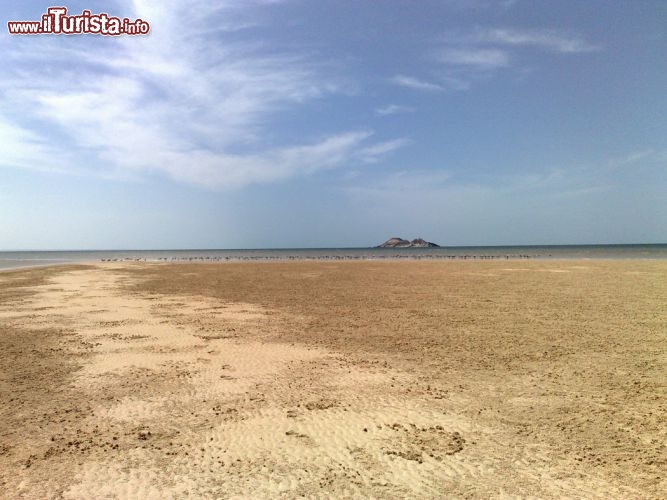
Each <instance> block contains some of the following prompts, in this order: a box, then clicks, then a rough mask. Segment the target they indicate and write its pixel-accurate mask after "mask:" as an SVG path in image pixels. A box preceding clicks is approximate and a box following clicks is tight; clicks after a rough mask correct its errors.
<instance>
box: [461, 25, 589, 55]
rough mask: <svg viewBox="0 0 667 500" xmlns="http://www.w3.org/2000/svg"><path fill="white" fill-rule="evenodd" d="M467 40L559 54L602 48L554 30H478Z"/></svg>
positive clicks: (575, 36)
mask: <svg viewBox="0 0 667 500" xmlns="http://www.w3.org/2000/svg"><path fill="white" fill-rule="evenodd" d="M469 39H470V41H473V42H476V43H488V44H498V45H510V46H511V45H514V46H522V45H523V46H533V47H541V48H544V49H547V50H551V51H554V52H561V53H580V52H594V51H598V50H601V48H602V47H601V46H600V45H595V44H592V43H590V42H588V41H586V40H585V39H584V38H582V37H581V36H578V35H567V34H564V33H560V32H558V31H555V30H518V29H503V28H495V29H479V30H477V32H476V33H474V34H473V35H472V36H471V37H469Z"/></svg>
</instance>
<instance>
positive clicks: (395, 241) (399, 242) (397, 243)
mask: <svg viewBox="0 0 667 500" xmlns="http://www.w3.org/2000/svg"><path fill="white" fill-rule="evenodd" d="M439 247H440V245H436V244H435V243H431V242H430V241H426V240H423V239H421V238H415V239H414V240H412V241H408V240H404V239H403V238H389V239H388V240H387V241H385V242H384V243H383V244H382V245H378V246H377V247H376V248H439Z"/></svg>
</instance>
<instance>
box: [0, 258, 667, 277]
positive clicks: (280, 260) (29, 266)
mask: <svg viewBox="0 0 667 500" xmlns="http://www.w3.org/2000/svg"><path fill="white" fill-rule="evenodd" d="M578 260H581V261H587V262H595V261H601V262H613V261H619V262H635V261H636V262H642V261H646V262H663V261H665V260H667V258H663V257H645V256H632V257H620V256H608V257H605V256H594V257H586V256H541V255H507V256H498V255H474V254H472V255H444V256H434V255H422V256H401V255H398V256H397V255H391V256H320V257H308V256H296V255H294V256H280V257H266V256H244V257H203V256H199V257H169V258H167V257H164V258H154V259H150V258H145V257H134V258H132V257H125V258H101V259H94V260H92V259H87V260H72V261H66V262H63V261H58V262H52V263H43V264H18V265H14V266H7V267H0V273H3V272H8V271H18V270H30V269H40V268H48V267H58V266H75V265H96V264H132V263H137V264H227V263H229V264H238V263H244V262H246V263H273V262H275V263H286V262H309V263H314V262H323V263H326V262H328V263H343V262H424V261H425V262H459V261H460V262H517V261H521V262H526V261H537V262H540V261H541V262H557V261H567V262H573V261H578Z"/></svg>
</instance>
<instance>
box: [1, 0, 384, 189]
mask: <svg viewBox="0 0 667 500" xmlns="http://www.w3.org/2000/svg"><path fill="white" fill-rule="evenodd" d="M258 3H265V1H264V2H263V1H261V0H255V1H251V2H243V3H240V2H236V1H232V0H229V1H223V2H216V5H215V6H212V5H211V4H210V2H205V1H203V0H199V1H196V2H194V4H195V5H193V2H184V1H176V0H172V1H170V2H169V5H168V6H164V4H163V3H162V4H160V5H159V6H158V5H157V4H155V3H153V2H148V1H144V0H134V1H127V2H124V3H123V4H122V6H121V7H119V10H120V11H122V13H123V14H124V15H127V16H128V17H135V18H142V19H146V20H148V21H149V22H151V26H152V31H151V35H150V36H148V37H132V38H129V37H122V38H118V39H113V40H109V39H107V40H97V39H91V38H94V37H86V39H85V40H84V39H82V38H79V39H78V40H76V41H75V40H73V39H66V38H64V37H41V38H40V39H39V40H37V39H35V38H31V39H12V42H13V43H12V49H11V51H10V52H11V53H8V54H7V56H8V57H11V58H12V59H13V64H12V65H11V67H5V69H0V77H1V78H0V81H1V82H2V83H1V84H0V85H1V88H2V90H3V91H4V92H3V94H4V95H3V97H0V103H1V104H2V111H1V112H0V125H1V126H0V136H1V138H2V144H3V149H4V153H5V154H3V157H2V164H3V165H4V166H10V167H19V168H35V169H45V170H58V171H70V170H77V169H81V168H86V167H84V166H86V165H87V166H92V167H88V168H89V169H94V170H95V171H96V172H98V173H103V172H104V173H106V174H108V173H109V172H113V171H118V172H121V173H127V172H130V173H133V174H135V175H137V174H138V175H145V174H166V175H168V176H170V177H172V178H173V179H176V180H178V181H183V182H188V183H195V184H200V185H205V186H210V187H221V188H228V187H239V186H244V185H247V184H250V183H255V182H272V181H276V180H280V179H285V178H288V177H290V176H294V175H304V174H308V173H313V172H315V171H317V170H319V169H325V168H332V167H336V166H339V165H345V164H346V163H347V162H353V161H358V162H363V161H366V160H367V159H368V158H370V157H371V156H372V155H371V154H369V151H372V148H373V147H374V146H375V147H376V148H377V149H378V151H380V150H382V149H383V148H386V147H387V146H386V144H387V143H383V142H381V141H380V142H379V143H377V144H374V143H373V140H372V138H373V134H372V132H371V131H368V130H362V131H359V130H343V131H334V132H332V133H330V134H329V135H328V136H327V135H325V136H320V137H319V138H312V140H310V141H308V140H304V142H303V143H302V144H279V143H278V145H275V143H274V142H272V141H270V140H268V139H267V135H268V136H270V128H269V127H270V125H271V124H273V123H274V122H275V119H276V118H277V117H279V115H280V113H282V112H284V111H286V110H290V109H294V108H298V107H299V106H302V105H303V104H304V103H307V102H309V101H312V100H314V99H321V98H324V97H327V96H330V95H333V94H337V93H340V92H344V91H345V84H344V83H343V82H340V81H339V80H337V79H336V78H335V77H334V76H332V75H330V74H327V72H326V70H324V69H323V67H322V66H321V65H320V64H318V63H316V62H314V61H312V60H309V59H308V58H306V57H305V56H303V55H302V54H299V53H293V52H290V53H286V52H284V53H280V51H279V50H277V49H276V48H275V47H271V50H267V49H266V47H265V46H262V45H258V44H256V43H250V42H244V41H240V40H243V38H239V37H237V36H235V37H233V38H229V37H228V36H227V33H234V34H237V33H238V32H240V31H243V30H246V29H249V28H251V27H252V26H254V23H253V22H252V8H253V5H255V4H258ZM186 14H187V15H186ZM192 16H194V18H193V17H192ZM183 19H188V22H187V23H183V22H182V20H183ZM221 26H222V28H221ZM212 32H215V33H216V34H215V36H212V35H211V33H212ZM75 42H78V43H75ZM82 44H85V45H86V47H85V50H84V49H83V48H81V47H82ZM73 62H75V63H73ZM47 131H48V133H47ZM269 139H270V137H269ZM269 144H271V145H269ZM72 149H74V150H76V151H78V156H77V158H76V159H75V158H73V157H72V155H71V154H69V153H68V151H70V150H72ZM244 151H245V152H244ZM7 152H11V154H9V153H7ZM378 154H379V153H378Z"/></svg>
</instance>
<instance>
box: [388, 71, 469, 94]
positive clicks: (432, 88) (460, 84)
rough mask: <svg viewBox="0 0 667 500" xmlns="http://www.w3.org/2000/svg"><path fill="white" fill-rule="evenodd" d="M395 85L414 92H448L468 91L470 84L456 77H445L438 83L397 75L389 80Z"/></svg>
mask: <svg viewBox="0 0 667 500" xmlns="http://www.w3.org/2000/svg"><path fill="white" fill-rule="evenodd" d="M389 81H390V82H391V83H393V84H394V85H398V86H399V87H405V88H408V89H412V90H421V91H426V92H444V91H448V90H450V91H451V90H466V89H468V88H469V83H468V82H467V81H465V80H462V79H460V78H457V77H454V76H443V77H441V78H439V79H438V81H437V82H434V81H429V80H422V79H420V78H416V77H414V76H408V75H400V74H399V75H395V76H393V77H392V78H390V80H389Z"/></svg>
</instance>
